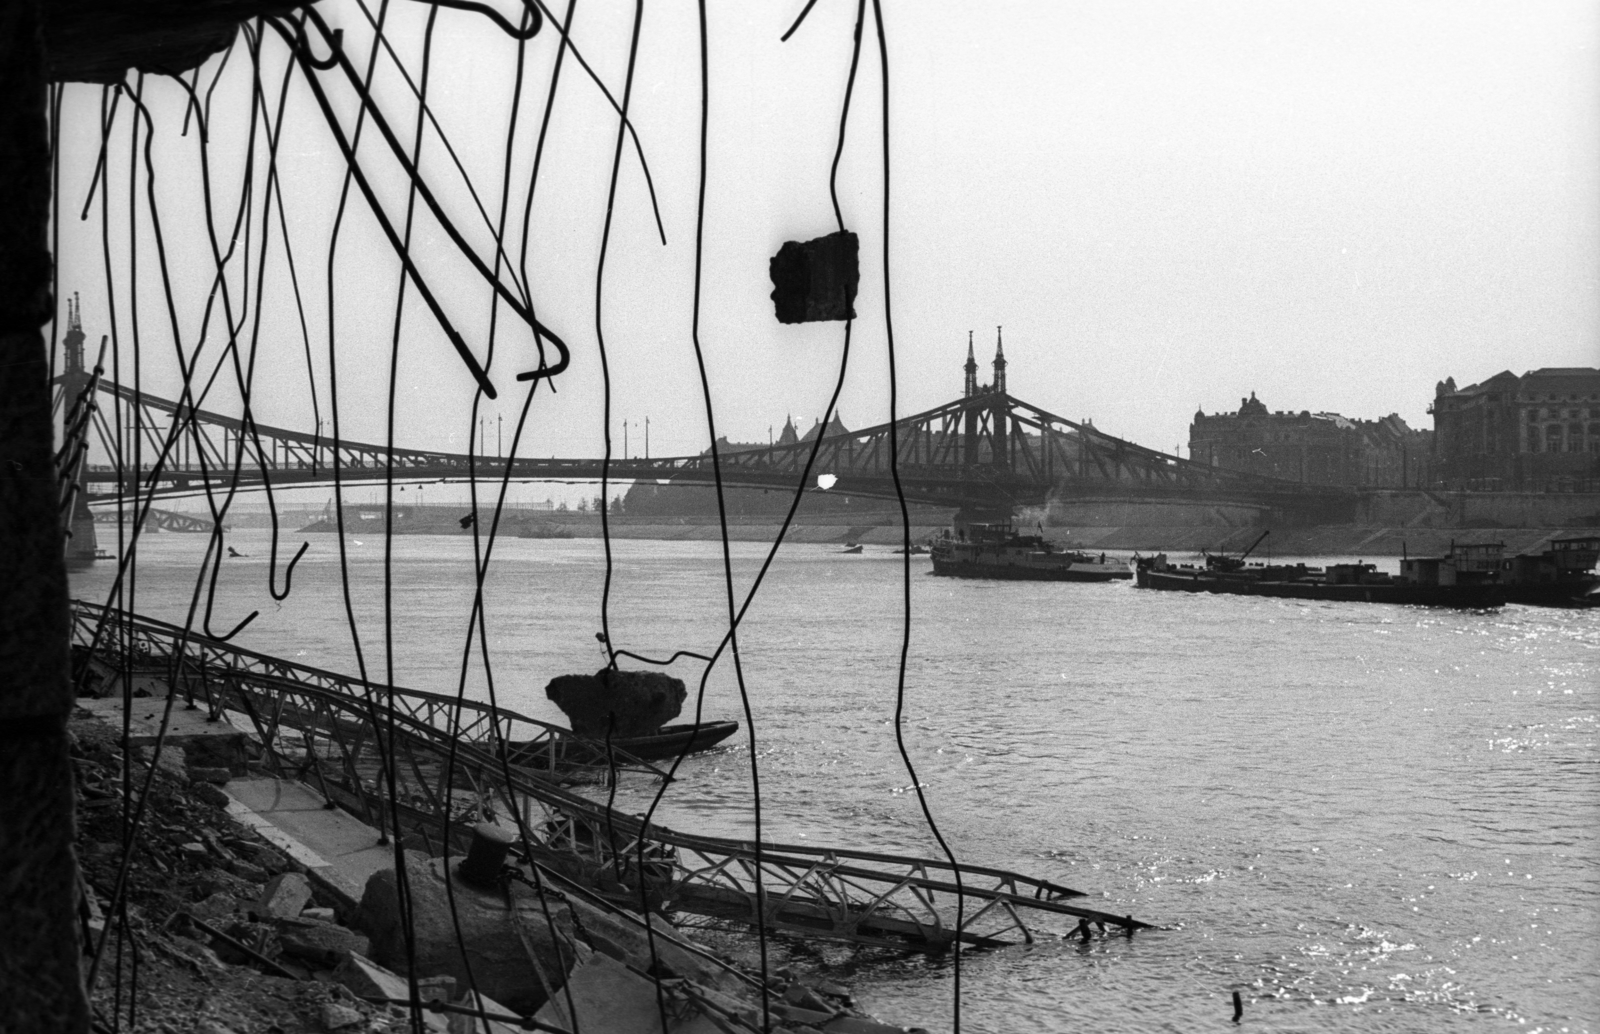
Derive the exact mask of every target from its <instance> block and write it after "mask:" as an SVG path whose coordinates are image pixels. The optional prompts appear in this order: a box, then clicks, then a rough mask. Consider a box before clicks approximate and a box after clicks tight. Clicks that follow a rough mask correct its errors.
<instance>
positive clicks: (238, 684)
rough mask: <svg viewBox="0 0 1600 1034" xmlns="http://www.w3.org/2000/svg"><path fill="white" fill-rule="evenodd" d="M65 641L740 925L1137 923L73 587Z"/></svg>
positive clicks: (832, 935)
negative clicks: (682, 790)
mask: <svg viewBox="0 0 1600 1034" xmlns="http://www.w3.org/2000/svg"><path fill="white" fill-rule="evenodd" d="M74 644H75V646H76V648H77V649H78V650H79V651H80V653H81V655H82V656H81V657H80V670H82V669H83V667H84V666H87V665H89V664H92V663H95V658H96V657H101V658H104V657H111V658H115V657H117V656H118V655H123V656H125V657H126V658H127V659H128V660H127V661H126V663H127V664H129V665H137V666H138V667H139V668H140V669H141V670H143V671H145V672H149V673H161V674H162V677H164V678H165V679H166V680H167V681H168V684H169V685H170V686H171V687H172V689H173V691H174V692H175V693H178V694H181V695H186V696H189V697H190V698H191V699H201V700H204V701H205V702H206V704H207V706H208V707H210V708H211V709H212V712H213V713H214V714H217V715H219V716H220V715H223V714H232V715H238V716H240V717H239V718H238V719H237V722H238V723H242V724H244V725H245V726H246V727H247V728H250V729H253V730H254V739H255V741H256V742H257V743H258V744H259V746H260V747H261V749H262V751H263V754H264V757H265V758H266V759H267V760H268V763H269V764H271V765H273V766H275V767H276V768H277V769H278V770H279V771H280V772H283V773H286V774H296V775H299V776H300V777H301V778H306V779H308V781H309V782H311V783H312V785H314V786H317V787H318V788H319V789H321V790H322V791H323V792H324V794H325V795H327V796H328V797H329V798H330V799H331V800H334V801H336V802H338V803H340V804H341V805H344V806H346V807H348V808H350V809H351V810H353V811H355V812H356V813H357V814H360V815H363V816H364V817H366V818H367V820H368V821H369V822H372V823H374V824H375V825H379V826H380V828H382V827H384V826H387V825H390V824H392V823H393V822H394V821H396V817H398V821H399V822H400V824H401V825H402V826H405V827H411V828H418V829H421V830H424V831H428V830H431V831H432V835H437V836H439V837H441V838H451V839H452V840H457V839H460V838H461V837H462V836H464V835H465V833H466V831H467V829H468V828H469V827H470V824H471V822H473V821H476V820H477V819H478V818H480V817H482V816H484V815H485V814H493V815H494V816H496V817H497V818H498V817H500V816H504V817H505V818H506V819H508V820H510V821H513V822H515V823H516V824H517V825H518V826H520V827H521V828H522V830H523V831H524V832H525V833H526V834H528V838H527V843H528V845H529V848H530V849H531V852H532V853H531V856H530V857H528V858H527V859H526V861H528V862H529V863H537V864H538V865H540V866H542V867H544V868H546V869H548V870H550V871H552V872H555V873H557V874H559V875H561V876H562V877H564V878H566V879H570V880H574V881H576V882H579V883H582V884H585V885H589V886H591V887H594V888H596V890H597V891H598V892H599V893H600V894H602V896H605V897H608V898H610V899H612V900H614V901H616V902H619V903H621V904H624V905H627V904H633V905H635V906H637V904H638V903H639V902H640V900H641V898H642V899H644V900H645V901H646V902H647V903H648V904H650V905H651V907H662V908H665V909H667V910H670V911H674V912H677V913H680V914H686V915H693V916H698V917H701V918H702V919H703V920H705V921H708V922H713V923H721V924H730V925H734V926H740V927H743V926H748V925H751V924H754V923H756V922H757V921H758V919H760V918H761V917H763V916H764V917H765V920H766V922H767V924H768V925H769V926H770V927H771V928H773V929H776V930H778V931H780V932H783V933H786V934H790V935H793V936H797V937H810V938H820V939H826V940H837V941H847V942H851V943H856V944H865V945H881V946H895V947H902V948H914V949H920V950H938V949H940V948H943V947H946V946H947V945H949V944H950V943H951V942H953V941H956V940H960V941H962V942H965V943H970V944H983V945H993V944H1008V943H1019V942H1023V943H1025V942H1029V941H1031V940H1032V939H1033V938H1034V936H1035V933H1036V928H1037V926H1038V925H1039V924H1040V923H1041V922H1043V921H1045V920H1047V919H1048V917H1049V916H1052V915H1054V916H1058V917H1063V918H1076V919H1078V920H1079V921H1080V923H1096V924H1099V925H1100V926H1101V928H1102V929H1103V928H1104V927H1106V926H1112V927H1116V928H1118V929H1120V930H1123V931H1126V932H1129V933H1131V932H1132V931H1133V930H1136V929H1142V928H1147V924H1145V923H1142V922H1139V921H1138V920H1135V919H1133V918H1132V917H1129V916H1116V915H1112V914H1110V913H1107V912H1103V911H1099V910H1096V909H1090V908H1082V907H1079V906H1077V905H1073V904H1070V903H1069V902H1070V901H1071V900H1072V899H1074V898H1079V897H1082V896H1083V894H1082V892H1081V891H1077V890H1073V889H1072V888H1070V887H1064V886H1061V885H1059V884H1056V883H1052V882H1050V881H1047V880H1040V879H1035V878H1033V877H1029V876H1024V875H1021V874H1018V873H1013V872H1008V871H1006V870H1001V869H993V868H988V867H984V866H971V865H961V866H960V867H959V870H956V869H955V868H953V867H952V866H951V865H950V864H949V863H948V862H946V861H943V860H935V859H927V858H916V857H908V856H904V855H895V854H886V853H882V852H871V851H853V850H849V849H845V848H838V847H816V846H812V845H798V844H774V843H761V844H757V843H752V842H748V841H738V840H729V839H725V838H718V837H704V836H697V835H694V834H689V833H682V832H679V831H676V830H672V829H668V828H667V827H664V826H659V825H654V824H650V825H646V824H644V823H643V822H642V821H641V820H639V819H638V818H636V817H633V816H629V815H624V814H621V813H618V812H616V811H613V810H611V809H609V808H607V807H606V806H604V805H601V804H598V803H596V802H594V801H592V800H590V799H589V798H587V797H584V796H582V795H580V794H577V793H575V792H572V791H570V790H567V789H564V788H562V787H561V786H559V785H557V784H556V783H555V782H553V781H551V780H550V779H549V778H546V776H545V773H544V771H540V770H535V769H530V768H526V767H523V766H520V765H513V764H511V763H510V762H509V761H508V759H507V756H506V753H505V752H504V751H503V750H502V749H500V742H501V741H500V740H499V739H497V737H504V735H505V730H506V728H508V727H515V726H518V725H520V724H522V723H529V724H537V723H532V722H531V720H530V719H527V718H524V717H522V716H520V715H515V714H513V713H512V712H508V711H505V710H503V709H502V710H500V711H495V710H494V709H492V708H489V707H488V706H487V705H484V704H479V703H474V702H471V701H458V700H456V699H454V698H451V697H445V696H442V695H438V694H431V693H421V692H418V691H415V690H403V689H392V688H390V687H379V686H371V685H368V684H363V683H361V682H360V681H359V680H351V679H344V678H342V677H340V676H337V675H333V674H331V673H329V672H324V671H320V670H318V669H313V668H305V667H302V666H299V665H294V664H291V663H289V662H285V661H282V660H278V659H276V658H271V657H266V656H264V655H261V654H256V653H253V652H251V651H248V650H242V649H239V648H236V647H232V646H229V645H228V644H226V643H222V642H218V641H216V640H212V639H206V638H204V637H199V636H195V635H193V634H192V633H190V634H186V633H185V632H184V630H183V629H181V628H178V627H176V626H173V625H168V624H165V623H163V622H158V621H153V620H150V619H147V618H140V617H136V616H132V615H128V614H125V613H122V612H117V611H111V610H107V609H105V608H101V607H97V606H93V605H90V604H84V603H79V604H76V605H75V607H74ZM99 663H102V664H107V668H108V670H114V669H115V668H116V665H114V664H110V663H108V662H107V661H104V660H102V661H100V662H99ZM457 709H460V713H461V714H462V715H463V718H462V720H461V722H460V723H459V724H460V725H461V726H462V732H461V734H460V735H456V734H453V732H452V729H453V728H454V726H455V724H457V723H456V721H455V719H454V717H453V716H454V714H455V713H456V711H457ZM639 765H640V767H641V770H645V771H652V772H653V771H654V770H653V769H649V768H648V766H644V765H643V763H642V762H641V763H639Z"/></svg>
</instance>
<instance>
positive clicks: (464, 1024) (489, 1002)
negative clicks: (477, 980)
mask: <svg viewBox="0 0 1600 1034" xmlns="http://www.w3.org/2000/svg"><path fill="white" fill-rule="evenodd" d="M455 1004H457V1005H460V1006H464V1007H465V1008H468V1009H477V1010H478V1011H480V1012H486V1013H488V1014H489V1015H491V1016H515V1015H516V1013H514V1012H512V1011H511V1010H510V1009H508V1008H506V1007H505V1006H503V1005H501V1004H500V1003H499V1002H497V1001H495V1000H494V999H493V998H490V997H489V996H488V995H480V994H477V993H475V992H472V991H468V992H467V993H466V994H464V995H462V996H461V1000H460V1001H459V1002H456V1003H455ZM450 1034H522V1025H521V1024H520V1023H516V1024H513V1023H507V1022H505V1021H503V1020H486V1019H484V1018H483V1017H481V1016H467V1015H464V1014H462V1013H452V1014H451V1015H450Z"/></svg>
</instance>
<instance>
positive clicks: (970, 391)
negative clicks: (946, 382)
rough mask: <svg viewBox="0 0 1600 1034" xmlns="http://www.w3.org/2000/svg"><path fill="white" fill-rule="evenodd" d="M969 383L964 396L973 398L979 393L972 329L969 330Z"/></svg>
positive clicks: (963, 393)
mask: <svg viewBox="0 0 1600 1034" xmlns="http://www.w3.org/2000/svg"><path fill="white" fill-rule="evenodd" d="M966 370H967V383H966V387H965V388H964V389H963V390H962V392H961V395H962V397H963V398H969V399H970V398H971V397H972V396H974V395H976V394H977V393H978V360H977V358H976V357H975V356H974V355H973V354H972V331H970V330H969V331H967V366H966Z"/></svg>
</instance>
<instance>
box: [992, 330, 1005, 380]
mask: <svg viewBox="0 0 1600 1034" xmlns="http://www.w3.org/2000/svg"><path fill="white" fill-rule="evenodd" d="M1000 330H1001V328H1000V327H998V326H997V327H995V328H994V390H995V391H996V392H997V393H999V394H1001V395H1004V394H1005V393H1006V348H1005V342H1004V341H1002V340H1001V336H1000Z"/></svg>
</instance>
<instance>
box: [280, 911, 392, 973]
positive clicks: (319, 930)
mask: <svg viewBox="0 0 1600 1034" xmlns="http://www.w3.org/2000/svg"><path fill="white" fill-rule="evenodd" d="M278 941H279V943H281V944H282V945H283V953H284V954H285V955H287V956H289V957H290V958H293V959H299V960H301V961H302V962H309V963H312V964H313V965H317V966H336V965H338V964H339V961H340V960H341V959H342V958H343V957H344V956H345V955H346V954H349V953H351V952H354V953H356V954H358V955H366V954H368V953H369V952H370V951H371V945H370V943H369V942H368V940H367V938H366V937H363V936H362V935H361V934H358V933H356V932H355V931H354V930H350V929H347V928H345V927H343V926H339V925H338V924H337V923H324V922H319V921H318V920H315V919H306V918H303V917H302V918H298V919H282V920H280V921H279V922H278Z"/></svg>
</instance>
